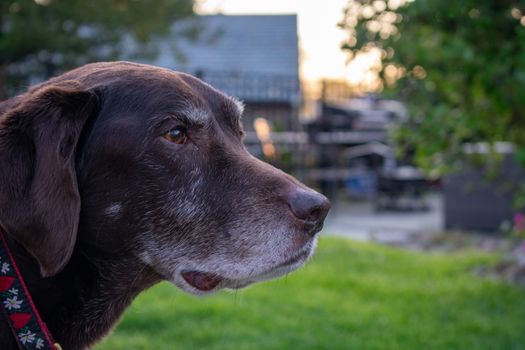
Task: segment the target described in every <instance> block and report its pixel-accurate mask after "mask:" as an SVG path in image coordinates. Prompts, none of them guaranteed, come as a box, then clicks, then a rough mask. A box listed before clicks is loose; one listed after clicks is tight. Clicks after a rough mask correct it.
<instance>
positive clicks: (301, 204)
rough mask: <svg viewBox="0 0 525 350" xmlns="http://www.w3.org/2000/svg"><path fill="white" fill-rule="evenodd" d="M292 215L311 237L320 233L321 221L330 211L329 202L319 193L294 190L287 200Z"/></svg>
mask: <svg viewBox="0 0 525 350" xmlns="http://www.w3.org/2000/svg"><path fill="white" fill-rule="evenodd" d="M288 205H289V206H290V209H291V211H292V213H293V214H294V215H295V216H296V217H297V218H298V219H300V220H302V221H303V222H304V228H305V230H306V232H307V233H308V234H309V235H311V236H313V235H315V234H316V233H317V232H319V231H321V229H322V226H323V221H324V219H325V218H326V214H328V210H330V201H328V199H327V198H326V197H325V196H323V195H322V194H320V193H317V192H315V191H307V190H303V189H300V190H296V191H294V192H293V193H292V194H291V195H290V197H289V198H288Z"/></svg>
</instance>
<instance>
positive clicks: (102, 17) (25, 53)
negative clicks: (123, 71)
mask: <svg viewBox="0 0 525 350" xmlns="http://www.w3.org/2000/svg"><path fill="white" fill-rule="evenodd" d="M192 13H193V1H192V0H96V1H86V0H67V1H66V0H2V1H0V100H1V99H2V97H4V96H5V95H12V94H13V93H15V92H17V90H20V87H23V86H24V85H25V84H27V82H28V79H29V78H30V77H37V78H41V79H43V78H48V77H49V76H50V75H53V74H55V73H57V72H56V70H57V69H58V68H60V70H65V69H68V68H71V67H73V66H77V65H81V64H84V63H87V62H90V61H94V60H111V59H115V58H118V57H119V55H120V53H121V52H122V50H123V45H124V42H123V40H122V39H123V38H124V37H125V36H127V37H128V39H131V38H133V39H134V40H135V42H136V43H137V45H134V47H133V48H131V47H129V46H128V47H127V48H126V49H127V50H128V52H127V54H128V56H131V57H133V56H137V57H142V56H145V55H146V56H147V55H154V54H155V45H154V44H155V43H154V42H151V41H150V39H152V37H153V36H155V35H162V34H167V33H168V31H169V29H170V26H171V24H172V23H173V22H174V21H175V20H177V19H179V18H182V17H186V16H190V15H191V14H192ZM3 95H4V96H3Z"/></svg>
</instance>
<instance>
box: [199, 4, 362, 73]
mask: <svg viewBox="0 0 525 350" xmlns="http://www.w3.org/2000/svg"><path fill="white" fill-rule="evenodd" d="M346 3H347V0H324V1H318V0H200V4H199V6H198V12H199V13H201V14H216V13H223V14H297V21H298V24H297V25H298V34H299V45H300V48H299V49H300V52H301V62H300V64H301V76H302V78H303V79H306V80H312V81H313V80H318V79H322V78H330V79H341V80H348V81H350V82H358V81H359V80H360V79H363V77H362V76H361V75H362V74H364V73H363V71H364V70H363V69H362V66H363V63H364V62H354V63H353V64H351V65H348V64H347V60H348V56H347V55H346V54H345V53H344V52H343V51H341V49H340V47H341V43H342V42H343V41H344V40H345V38H346V37H347V34H346V33H345V31H343V30H341V29H339V28H338V27H337V23H338V22H339V21H341V19H342V17H343V12H342V11H343V8H344V6H345V5H346Z"/></svg>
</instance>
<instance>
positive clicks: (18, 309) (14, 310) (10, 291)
mask: <svg viewBox="0 0 525 350" xmlns="http://www.w3.org/2000/svg"><path fill="white" fill-rule="evenodd" d="M0 303H1V304H2V305H1V307H0V308H1V309H2V310H3V312H4V314H5V316H6V319H7V320H8V322H9V326H10V327H11V331H12V332H13V335H14V337H15V338H16V341H17V343H18V346H19V348H20V349H22V350H61V347H60V345H59V344H58V343H55V342H54V341H53V337H52V336H51V333H49V330H48V329H47V327H46V324H45V323H44V322H43V321H42V319H41V318H40V315H39V314H38V310H37V309H36V307H35V304H34V303H33V299H31V295H30V294H29V291H28V290H27V287H26V285H25V283H24V280H23V278H22V275H21V274H20V271H19V270H18V266H17V265H16V262H15V260H14V258H13V254H12V253H11V250H10V249H9V246H8V244H7V241H6V238H5V233H4V231H3V230H2V229H0Z"/></svg>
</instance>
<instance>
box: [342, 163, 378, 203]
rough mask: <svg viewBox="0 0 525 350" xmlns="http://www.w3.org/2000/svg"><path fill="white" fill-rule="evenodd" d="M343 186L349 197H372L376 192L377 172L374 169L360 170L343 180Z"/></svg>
mask: <svg viewBox="0 0 525 350" xmlns="http://www.w3.org/2000/svg"><path fill="white" fill-rule="evenodd" d="M345 188H346V192H347V193H348V195H349V196H350V197H353V198H363V199H368V198H372V197H374V196H375V195H376V192H377V174H376V173H375V172H374V171H369V170H360V171H358V172H356V173H355V174H352V175H351V176H349V177H348V178H347V179H346V180H345Z"/></svg>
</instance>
